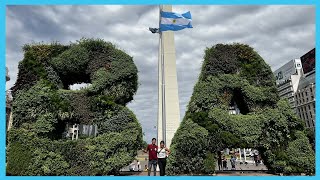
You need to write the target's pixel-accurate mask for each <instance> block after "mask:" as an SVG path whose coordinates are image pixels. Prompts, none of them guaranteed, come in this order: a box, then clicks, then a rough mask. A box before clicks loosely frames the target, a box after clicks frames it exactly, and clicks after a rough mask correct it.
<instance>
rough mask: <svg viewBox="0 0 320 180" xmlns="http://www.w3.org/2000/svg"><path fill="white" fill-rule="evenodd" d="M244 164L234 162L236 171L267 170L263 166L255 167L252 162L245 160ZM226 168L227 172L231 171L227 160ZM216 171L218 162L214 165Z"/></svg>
mask: <svg viewBox="0 0 320 180" xmlns="http://www.w3.org/2000/svg"><path fill="white" fill-rule="evenodd" d="M246 162H247V163H240V162H239V161H236V170H268V169H267V167H266V166H265V165H264V164H258V166H256V164H255V163H254V161H253V160H247V161H246ZM227 167H228V170H231V162H230V159H228V160H227ZM216 170H219V166H218V162H217V164H216Z"/></svg>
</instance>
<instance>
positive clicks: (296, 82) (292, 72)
mask: <svg viewBox="0 0 320 180" xmlns="http://www.w3.org/2000/svg"><path fill="white" fill-rule="evenodd" d="M315 74H316V73H315V48H314V49H312V50H310V51H309V52H307V53H306V54H304V55H303V56H301V57H300V59H294V60H291V61H289V62H288V63H286V64H285V65H283V66H282V67H280V68H279V69H277V70H276V71H274V75H275V76H276V84H277V88H278V92H279V96H280V98H286V99H288V101H289V103H290V105H291V107H292V108H293V110H294V111H295V112H296V113H297V115H298V116H299V117H300V118H301V119H302V120H304V121H305V124H306V127H307V128H313V129H314V127H315V101H316V99H315V79H316V76H315Z"/></svg>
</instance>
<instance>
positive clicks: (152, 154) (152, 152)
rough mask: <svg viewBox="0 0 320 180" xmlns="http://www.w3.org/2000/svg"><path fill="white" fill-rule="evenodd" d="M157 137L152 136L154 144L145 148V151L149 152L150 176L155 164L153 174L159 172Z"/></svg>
mask: <svg viewBox="0 0 320 180" xmlns="http://www.w3.org/2000/svg"><path fill="white" fill-rule="evenodd" d="M156 142H157V140H156V138H152V144H149V145H148V146H147V148H146V149H145V150H144V152H145V153H147V152H149V161H148V176H150V173H151V168H152V166H153V175H154V176H156V173H157V161H158V157H157V151H158V146H157V145H156Z"/></svg>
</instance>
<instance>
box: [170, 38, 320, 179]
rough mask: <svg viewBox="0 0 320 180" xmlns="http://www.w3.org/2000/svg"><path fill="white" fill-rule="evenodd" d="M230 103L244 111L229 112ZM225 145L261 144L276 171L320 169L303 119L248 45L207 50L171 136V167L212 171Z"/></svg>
mask: <svg viewBox="0 0 320 180" xmlns="http://www.w3.org/2000/svg"><path fill="white" fill-rule="evenodd" d="M230 107H237V108H238V109H239V111H240V112H239V113H238V114H230V113H229V112H230ZM226 147H229V148H248V147H250V148H256V149H258V150H259V152H260V153H261V156H262V158H263V159H264V164H265V165H266V166H267V167H268V169H270V170H272V171H274V172H284V173H302V172H304V173H313V172H314V171H315V154H314V151H313V150H312V147H311V145H310V143H309V140H308V138H307V137H306V130H305V127H304V123H303V121H302V120H301V119H299V118H297V116H296V115H295V113H294V112H293V110H292V109H291V107H290V106H289V104H288V102H287V101H285V100H279V96H278V93H277V89H276V85H275V78H274V77H273V73H272V71H271V68H270V67H269V66H268V65H267V64H266V63H265V62H264V60H263V59H262V58H261V56H259V54H258V53H257V52H255V51H254V50H253V49H252V48H251V47H249V46H248V45H244V44H231V45H230V44H226V45H225V44H217V45H214V46H212V47H210V48H207V49H206V50H205V55H204V61H203V65H202V69H201V73H200V76H199V80H198V82H197V83H196V85H195V87H194V90H193V94H192V97H191V100H190V102H189V104H188V108H187V112H186V115H185V117H184V119H183V121H182V122H181V125H180V127H179V129H178V130H177V132H176V133H175V136H174V138H173V140H172V144H171V149H172V155H171V156H169V158H168V166H167V172H168V173H169V174H170V175H175V174H196V173H210V172H213V171H214V170H215V169H214V168H215V166H214V165H211V164H210V162H211V161H213V160H212V159H215V157H216V156H212V154H216V152H217V151H220V150H222V149H223V148H226Z"/></svg>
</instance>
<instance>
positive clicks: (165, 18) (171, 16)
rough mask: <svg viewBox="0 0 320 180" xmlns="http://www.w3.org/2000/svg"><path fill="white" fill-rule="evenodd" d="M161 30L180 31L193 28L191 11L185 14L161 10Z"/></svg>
mask: <svg viewBox="0 0 320 180" xmlns="http://www.w3.org/2000/svg"><path fill="white" fill-rule="evenodd" d="M160 14H161V20H160V31H179V30H181V29H184V28H192V25H191V21H192V20H191V13H190V11H188V12H186V13H184V14H178V13H174V12H164V11H161V12H160Z"/></svg>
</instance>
